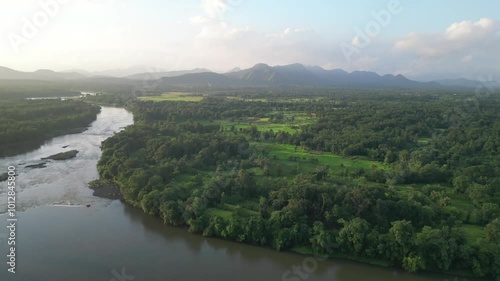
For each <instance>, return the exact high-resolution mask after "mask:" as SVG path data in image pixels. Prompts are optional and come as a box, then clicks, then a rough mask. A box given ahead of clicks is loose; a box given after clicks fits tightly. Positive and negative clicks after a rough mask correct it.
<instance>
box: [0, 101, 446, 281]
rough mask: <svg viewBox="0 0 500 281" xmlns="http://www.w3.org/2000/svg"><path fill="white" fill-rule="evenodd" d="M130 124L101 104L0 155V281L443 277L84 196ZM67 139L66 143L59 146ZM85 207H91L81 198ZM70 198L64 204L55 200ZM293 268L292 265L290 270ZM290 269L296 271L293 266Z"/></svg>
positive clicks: (408, 280)
mask: <svg viewBox="0 0 500 281" xmlns="http://www.w3.org/2000/svg"><path fill="white" fill-rule="evenodd" d="M132 123H133V117H132V114H131V113H129V112H127V111H126V110H125V109H121V108H111V107H103V108H102V111H101V113H100V114H99V115H98V117H97V120H96V121H95V122H93V123H92V125H91V126H90V127H89V129H88V130H87V131H85V132H83V133H80V134H74V135H66V136H61V137H57V138H54V139H52V140H50V141H48V142H46V143H45V145H43V146H42V147H40V148H39V149H37V150H35V151H32V152H28V153H24V154H20V155H16V156H13V157H7V158H1V159H0V171H2V172H4V171H5V172H6V171H7V166H9V165H14V166H16V168H17V173H18V179H17V181H16V185H17V191H18V194H17V198H18V202H17V210H18V222H17V231H16V232H17V235H16V241H17V242H16V243H17V245H16V246H17V253H16V256H17V259H16V260H17V266H16V272H17V273H15V274H12V273H8V272H7V265H6V262H7V257H6V256H7V245H6V244H7V243H6V239H7V234H8V230H7V228H6V225H7V216H6V214H5V212H6V210H7V195H6V193H5V190H6V183H5V182H2V183H0V186H1V189H0V226H1V227H0V264H1V266H0V280H2V281H4V280H5V281H45V280H47V281H49V280H50V281H54V280H57V281H80V280H81V281H83V280H85V281H98V280H102V281H111V280H112V281H132V280H135V281H142V280H144V281H155V280H169V281H174V280H179V281H180V280H183V281H191V280H217V281H226V280H227V281H232V280H234V281H246V280H252V281H253V280H270V281H272V280H276V281H281V280H290V281H301V280H311V281H316V280H325V281H326V280H329V281H358V280H369V281H390V280H398V281H437V280H440V281H444V280H445V279H446V278H448V279H449V280H452V279H453V278H452V277H450V276H447V277H446V276H439V275H437V276H430V275H418V276H416V275H410V274H407V273H404V272H402V271H399V270H395V269H386V268H378V267H373V266H367V265H361V264H357V263H351V262H346V261H336V260H328V261H318V260H313V259H311V258H308V259H307V257H305V256H300V255H295V254H290V253H280V252H276V251H274V250H271V249H265V248H259V247H253V246H249V245H243V244H239V243H233V242H228V241H222V240H217V239H210V238H204V237H202V236H198V235H192V234H189V233H187V231H186V230H185V229H183V228H175V227H169V226H165V225H163V222H162V221H161V220H159V219H157V218H154V217H151V216H148V215H146V214H143V213H142V211H141V210H138V209H134V208H132V207H130V206H127V205H124V204H122V203H121V202H120V201H111V200H107V199H101V198H97V197H94V196H92V191H91V190H90V189H88V187H87V183H88V182H89V181H90V180H92V179H95V178H97V176H98V175H97V169H96V164H97V161H98V159H99V157H100V154H101V151H100V148H99V146H100V143H101V142H102V141H103V140H105V139H106V138H108V137H110V136H112V135H113V134H115V133H116V132H118V131H120V130H121V129H123V128H124V127H125V126H127V125H130V124H132ZM65 146H67V147H66V148H63V147H65ZM72 149H76V150H79V151H80V152H79V154H78V155H77V157H76V158H73V159H70V160H66V161H59V162H56V161H52V162H49V163H48V164H47V167H46V168H42V169H31V168H25V166H27V165H32V164H38V163H40V162H42V161H41V160H40V158H41V157H46V156H49V155H52V154H55V153H59V152H63V151H67V150H72ZM87 204H90V205H91V206H90V207H89V208H87V207H85V205H87ZM62 205H71V206H72V207H67V206H62ZM297 266H298V268H297ZM294 268H295V271H294Z"/></svg>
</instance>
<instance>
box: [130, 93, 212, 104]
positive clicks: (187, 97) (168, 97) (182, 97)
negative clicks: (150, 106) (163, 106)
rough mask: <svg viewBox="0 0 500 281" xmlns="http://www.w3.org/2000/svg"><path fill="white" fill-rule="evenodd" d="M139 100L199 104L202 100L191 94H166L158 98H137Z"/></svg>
mask: <svg viewBox="0 0 500 281" xmlns="http://www.w3.org/2000/svg"><path fill="white" fill-rule="evenodd" d="M139 99H140V100H145V101H158V102H161V101H189V102H199V101H201V100H202V99H203V96H202V95H195V94H193V93H187V92H167V93H163V94H161V95H160V96H145V97H139Z"/></svg>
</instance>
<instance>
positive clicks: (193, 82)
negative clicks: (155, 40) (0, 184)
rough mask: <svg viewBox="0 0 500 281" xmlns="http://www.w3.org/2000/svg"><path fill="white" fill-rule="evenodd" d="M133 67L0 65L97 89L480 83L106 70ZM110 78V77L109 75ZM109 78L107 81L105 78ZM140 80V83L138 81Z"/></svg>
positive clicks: (266, 70)
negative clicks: (154, 84) (151, 83)
mask: <svg viewBox="0 0 500 281" xmlns="http://www.w3.org/2000/svg"><path fill="white" fill-rule="evenodd" d="M134 69H141V70H142V69H144V67H133V68H130V69H123V70H112V71H101V72H85V71H83V70H74V71H71V72H55V71H52V70H37V71H35V72H21V71H16V70H13V69H10V68H6V67H0V79H10V80H12V79H13V80H43V81H73V82H72V83H73V84H74V85H76V86H79V85H85V86H87V85H90V86H89V88H92V89H96V90H98V88H99V87H98V85H104V84H106V83H109V85H115V86H116V85H120V84H122V85H123V87H122V86H120V88H125V86H126V87H135V86H137V85H139V86H140V85H142V84H141V83H142V82H141V81H143V80H156V81H158V82H159V86H160V85H162V86H163V87H162V88H160V89H164V88H168V87H172V86H179V87H204V86H208V87H211V86H214V87H215V86H217V87H245V86H316V87H377V88H440V87H445V86H450V85H451V86H454V87H458V86H460V87H468V85H471V86H472V85H474V87H475V86H477V83H478V82H475V81H474V82H471V81H462V80H460V81H459V82H453V81H445V80H440V81H439V82H440V83H436V82H417V81H413V80H410V79H408V78H406V77H404V76H403V75H401V74H399V75H392V74H386V75H383V76H381V75H379V74H377V73H375V72H369V71H354V72H351V73H349V72H346V71H344V70H342V69H332V70H326V69H323V68H321V67H319V66H306V65H302V64H299V63H295V64H290V65H280V66H269V65H267V64H264V63H259V64H256V65H254V66H253V67H250V68H248V69H243V70H241V69H239V68H234V69H233V70H231V71H230V72H228V73H224V74H219V73H215V72H211V71H210V70H208V69H205V68H195V69H192V70H179V71H158V72H147V71H146V72H140V73H136V74H133V75H128V76H124V77H115V76H108V75H107V74H119V73H126V72H129V71H131V70H134ZM106 78H109V79H106ZM105 81H106V82H105ZM138 83H139V84H138Z"/></svg>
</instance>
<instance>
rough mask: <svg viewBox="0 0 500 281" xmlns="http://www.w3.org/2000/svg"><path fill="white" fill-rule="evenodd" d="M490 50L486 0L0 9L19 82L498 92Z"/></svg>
mask: <svg viewBox="0 0 500 281" xmlns="http://www.w3.org/2000/svg"><path fill="white" fill-rule="evenodd" d="M499 47H500V9H498V2H497V1H493V0H491V1H490V0H478V1H465V0H453V1H451V0H440V1H435V0H434V1H430V0H420V1H417V0H352V1H337V0H308V1H306V0H302V1H300V0H142V1H140V0H19V1H10V0H0V65H1V66H6V67H10V68H13V69H16V70H21V71H34V70H37V69H53V70H56V71H64V70H70V69H83V70H87V71H102V70H108V69H123V68H132V67H137V66H141V67H143V68H144V67H147V69H149V71H158V70H184V69H192V68H197V67H203V68H208V69H210V70H213V71H218V72H224V71H228V70H230V69H232V68H234V67H240V68H248V67H251V66H253V65H255V64H257V63H267V64H269V65H285V64H291V63H303V64H306V65H318V66H321V67H324V68H325V69H335V68H341V69H344V70H347V71H354V70H367V71H375V72H377V73H379V74H403V75H405V76H407V77H409V78H412V79H417V80H433V79H443V78H470V79H476V80H478V79H481V77H492V79H494V80H497V79H496V78H498V77H500V56H499V55H498V50H497V49H498V48H499ZM495 77H496V78H495Z"/></svg>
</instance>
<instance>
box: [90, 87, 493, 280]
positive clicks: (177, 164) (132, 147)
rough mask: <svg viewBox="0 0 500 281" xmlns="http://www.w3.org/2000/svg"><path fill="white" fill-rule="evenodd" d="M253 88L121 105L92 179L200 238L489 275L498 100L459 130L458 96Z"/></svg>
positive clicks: (413, 268) (412, 269) (463, 122)
mask: <svg viewBox="0 0 500 281" xmlns="http://www.w3.org/2000/svg"><path fill="white" fill-rule="evenodd" d="M257 92H258V91H257ZM257 92H255V93H254V96H253V97H254V98H253V99H252V101H246V98H243V97H241V98H227V97H225V93H218V94H214V95H204V98H203V99H202V100H199V101H198V102H186V101H165V102H152V101H134V102H132V103H130V108H131V110H132V111H133V113H134V118H135V121H136V124H135V125H133V126H129V127H128V128H127V129H126V130H124V131H123V132H120V133H118V134H116V135H115V136H114V137H112V138H110V139H108V140H106V141H104V142H103V144H102V148H103V154H102V157H101V159H100V161H99V163H98V170H99V173H100V175H101V177H103V178H106V179H110V180H114V181H115V182H117V183H118V184H119V186H120V190H121V192H122V194H123V197H124V199H125V200H126V201H127V202H128V203H130V204H132V205H134V206H137V207H141V208H142V209H143V210H144V211H145V212H147V213H149V214H151V215H155V216H158V217H161V218H162V219H163V220H164V222H165V223H168V224H173V225H186V226H187V227H188V228H189V231H191V232H194V233H200V234H203V235H205V236H210V237H218V238H223V239H229V240H234V241H238V242H244V243H250V244H254V245H260V246H266V247H272V248H274V249H276V250H279V251H282V250H289V249H302V250H304V251H306V250H305V249H307V252H311V253H315V254H318V255H322V256H332V257H333V256H335V257H346V258H353V257H355V259H357V260H364V261H366V260H371V261H374V260H376V261H384V262H385V263H391V264H392V265H396V266H400V267H403V268H404V269H406V270H407V271H410V272H417V271H420V270H434V271H443V272H446V271H450V270H457V269H461V270H463V271H467V272H469V273H473V274H475V275H476V276H488V277H491V276H496V275H495V274H496V273H498V268H499V267H498V258H497V256H498V255H496V254H497V252H498V246H497V244H498V240H497V239H498V237H497V235H496V233H498V219H496V218H498V215H499V206H498V198H500V194H499V193H500V191H499V188H498V183H499V180H498V175H499V174H500V170H498V168H497V167H499V166H500V165H498V164H500V163H499V162H498V161H499V159H498V157H496V158H495V157H492V155H494V151H498V143H497V142H495V141H492V140H494V139H495V138H496V137H498V136H497V135H495V134H497V132H498V130H497V131H495V130H492V129H491V128H498V129H500V123H498V120H499V118H497V117H498V111H495V108H494V106H490V105H498V101H497V100H494V99H493V100H492V101H491V103H490V105H488V106H485V108H484V111H483V112H482V114H479V113H477V112H468V113H466V115H467V118H470V119H465V120H461V123H460V127H459V128H457V126H455V125H454V124H453V123H451V122H450V120H449V118H450V115H452V116H453V114H454V112H450V106H453V105H457V104H460V102H461V100H460V99H459V98H464V97H465V96H464V97H459V98H456V97H455V96H450V95H448V94H443V95H442V96H439V97H436V96H434V95H432V96H431V95H421V96H404V97H402V96H400V95H399V94H379V95H378V96H377V95H376V96H373V95H364V94H352V96H351V95H342V94H337V95H334V96H327V95H325V96H324V97H322V99H321V100H316V99H308V100H307V101H301V100H294V101H293V102H292V101H291V100H289V99H286V100H279V99H272V98H266V102H261V101H256V98H257V97H259V98H263V97H262V96H260V94H259V93H257ZM228 95H229V93H228ZM178 98H184V97H179V96H177V97H176V99H178ZM456 99H459V100H456ZM455 117H456V116H455ZM422 140H425V141H422ZM495 219H496V220H495ZM488 223H489V224H488ZM486 224H488V225H487V226H486ZM461 225H463V227H461ZM485 226H486V227H485Z"/></svg>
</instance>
